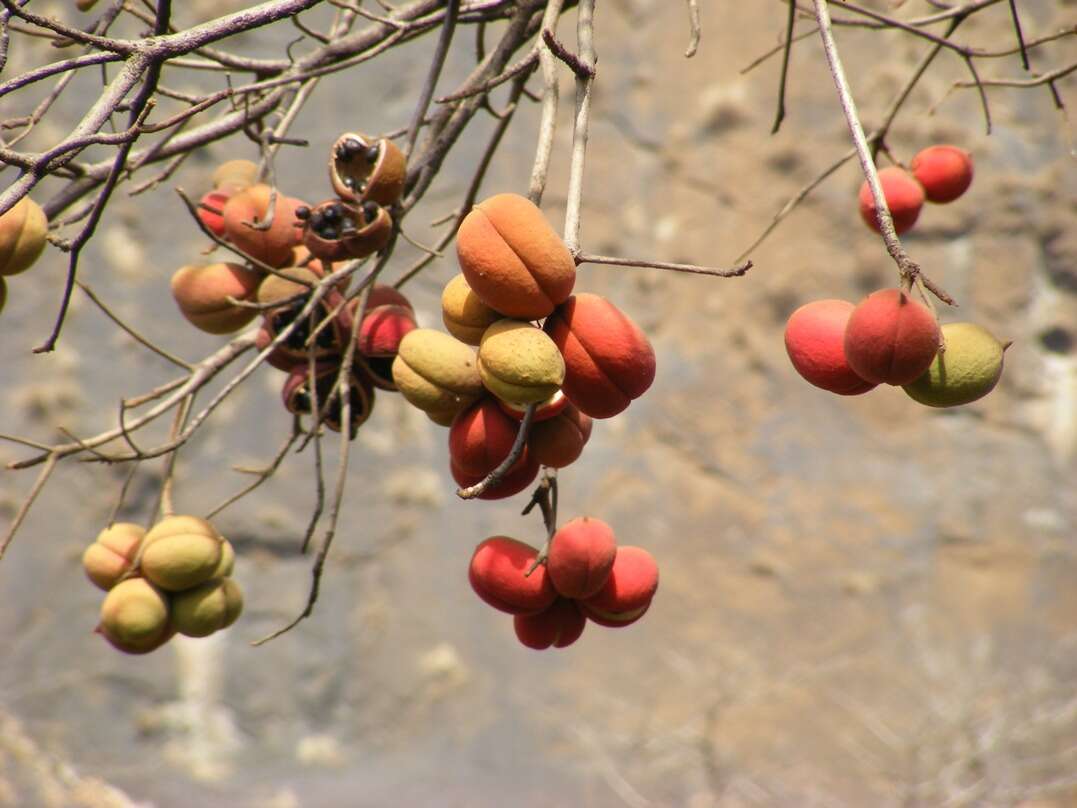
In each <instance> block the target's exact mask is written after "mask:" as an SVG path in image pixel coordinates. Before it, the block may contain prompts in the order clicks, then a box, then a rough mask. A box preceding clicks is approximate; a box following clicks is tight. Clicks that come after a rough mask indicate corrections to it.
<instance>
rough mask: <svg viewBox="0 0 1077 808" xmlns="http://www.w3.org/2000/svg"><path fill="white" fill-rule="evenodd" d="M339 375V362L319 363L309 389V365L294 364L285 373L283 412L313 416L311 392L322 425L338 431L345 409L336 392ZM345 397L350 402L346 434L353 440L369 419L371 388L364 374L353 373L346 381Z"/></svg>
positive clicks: (371, 402)
mask: <svg viewBox="0 0 1077 808" xmlns="http://www.w3.org/2000/svg"><path fill="white" fill-rule="evenodd" d="M339 373H340V363H339V362H320V363H318V364H317V365H315V367H314V376H313V384H314V387H313V388H312V387H311V373H310V366H309V365H308V364H305V363H304V364H300V365H296V366H295V367H293V368H292V369H291V371H290V372H289V373H288V378H287V379H285V381H284V387H283V388H282V389H281V398H282V400H283V401H284V407H285V409H287V410H288V412H291V413H294V414H296V415H310V414H312V413H313V407H314V399H315V396H314V395H312V393H317V402H318V409H319V410H321V411H322V412H324V413H325V418H324V420H323V421H322V423H324V424H325V425H326V426H327V427H329V428H330V429H331V430H333V431H334V432H340V431H341V427H342V422H343V414H344V407H343V406H342V404H341V399H340V395H339V394H338V393H337V392H336V389H335V388H336V383H337V376H338V375H339ZM348 394H349V397H350V401H351V428H350V430H349V435H350V436H351V437H352V438H354V437H355V434H356V431H357V430H358V429H359V427H360V426H361V425H362V424H363V422H364V421H366V419H367V418H369V417H370V413H371V411H372V410H373V408H374V386H373V385H372V384H371V382H370V380H369V379H368V378H366V377H365V376H364V374H362V373H357V372H355V371H354V370H353V371H352V373H351V376H350V378H349V382H348Z"/></svg>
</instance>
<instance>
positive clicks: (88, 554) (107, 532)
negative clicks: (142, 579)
mask: <svg viewBox="0 0 1077 808" xmlns="http://www.w3.org/2000/svg"><path fill="white" fill-rule="evenodd" d="M144 535H146V529H145V528H144V527H142V525H136V524H134V523H133V522H116V523H114V524H113V525H111V526H109V527H106V528H105V529H104V530H102V531H101V532H100V533H98V534H97V538H96V539H94V543H93V544H91V545H90V546H89V547H87V548H86V551H85V552H84V553H83V554H82V568H83V569H84V570H85V571H86V577H87V578H89V579H90V580H91V581H93V583H94V585H95V586H97V587H98V588H100V589H104V590H105V591H106V592H107V591H108V590H110V589H112V587H114V586H115V585H116V584H117V583H118V582H119V580H120V578H122V577H123V576H124V575H125V574H126V573H127V572H128V571H129V570H130V569H131V567H132V566H134V563H135V558H137V557H138V547H139V545H140V544H141V543H142V537H143V536H144Z"/></svg>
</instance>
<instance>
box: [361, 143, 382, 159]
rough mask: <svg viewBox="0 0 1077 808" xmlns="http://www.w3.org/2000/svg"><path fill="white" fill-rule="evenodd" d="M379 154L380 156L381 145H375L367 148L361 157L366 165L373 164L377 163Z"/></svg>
mask: <svg viewBox="0 0 1077 808" xmlns="http://www.w3.org/2000/svg"><path fill="white" fill-rule="evenodd" d="M380 154H381V144H379V143H375V144H374V145H373V146H369V147H367V150H366V152H365V153H364V154H363V157H365V158H366V161H367V162H368V163H371V164H373V163H376V162H378V155H380Z"/></svg>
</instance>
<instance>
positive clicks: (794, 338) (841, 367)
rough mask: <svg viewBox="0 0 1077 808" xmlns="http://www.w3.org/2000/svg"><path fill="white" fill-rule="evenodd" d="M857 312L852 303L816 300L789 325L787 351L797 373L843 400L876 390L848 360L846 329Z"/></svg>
mask: <svg viewBox="0 0 1077 808" xmlns="http://www.w3.org/2000/svg"><path fill="white" fill-rule="evenodd" d="M854 308H856V307H855V306H854V305H853V304H852V303H850V302H849V301H848V300H813V301H812V302H811V303H805V304H804V305H803V306H801V307H800V308H799V309H797V310H796V311H794V312H793V313H792V314H791V315H790V316H789V320H788V321H787V322H786V324H785V350H786V352H787V353H788V354H789V361H791V362H792V363H793V367H794V368H795V369H796V371H797V373H799V374H800V375H801V376H802V377H803V378H804V379H805V380H806V381H808V382H810V383H811V384H814V385H815V386H816V387H821V388H822V389H823V390H828V391H830V392H831V393H837V394H838V395H839V396H858V395H860V394H861V393H866V392H868V391H869V390H874V389H875V385H874V384H873V383H871V382H867V381H864V380H863V379H861V378H860V377H859V376H857V375H856V373H855V372H854V371H853V369H852V368H851V367H849V362H848V361H847V360H846V358H845V326H846V324H847V323H848V322H849V315H851V314H852V313H853V309H854Z"/></svg>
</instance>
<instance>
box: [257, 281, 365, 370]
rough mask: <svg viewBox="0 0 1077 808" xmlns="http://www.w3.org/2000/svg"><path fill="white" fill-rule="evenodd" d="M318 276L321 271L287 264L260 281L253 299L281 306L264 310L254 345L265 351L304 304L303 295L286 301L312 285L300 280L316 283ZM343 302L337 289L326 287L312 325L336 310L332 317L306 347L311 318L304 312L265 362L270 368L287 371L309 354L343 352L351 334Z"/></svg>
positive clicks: (326, 355) (324, 355)
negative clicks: (327, 288)
mask: <svg viewBox="0 0 1077 808" xmlns="http://www.w3.org/2000/svg"><path fill="white" fill-rule="evenodd" d="M321 277H322V276H321V274H320V273H318V272H315V271H314V270H312V269H310V268H309V267H289V268H288V269H284V270H281V272H280V273H279V274H278V275H270V276H268V277H267V278H266V279H265V280H264V281H262V283H261V285H260V286H259V287H258V292H257V293H256V295H255V299H256V300H257V301H258V302H259V303H262V304H271V303H275V302H277V301H280V306H277V307H274V308H270V309H267V310H266V312H265V316H264V317H263V319H262V327H261V329H260V330H259V332H258V336H257V338H256V339H255V345H256V347H258V349H259V350H264V349H265V347H266V346H267V345H269V344H270V343H271V342H272V341H273V340H274V339H276V337H277V335H278V334H279V333H280V332H281V331H283V330H284V329H285V328H287V327H288V326H289V325H290V324H291V323H292V322H293V321H294V320H295V319H296V317H297V316H298V314H299V312H300V311H302V310H303V307H304V306H305V305H306V299H305V298H300V299H299V300H293V301H292V302H290V303H289V302H286V301H288V300H291V299H292V298H294V297H295V296H296V295H306V294H308V293H309V291H310V288H311V287H310V286H304V285H303V283H301V282H300V281H305V282H306V283H308V284H316V283H317V282H318V281H319V280H320V279H321ZM343 303H344V298H343V296H342V295H341V294H340V292H339V291H337V289H335V288H331V289H329V291H328V292H326V294H325V295H324V296H323V297H322V299H321V300H320V301H319V302H318V306H316V307H315V309H314V313H313V324H314V327H317V326H318V325H319V324H320V323H321V322H322V320H324V319H325V317H326V316H327V315H328V314H329V313H330V312H333V311H336V312H337V313H336V316H335V317H334V318H333V320H332V321H331V322H330V323H329V324H328V325H326V326H325V327H324V328H322V329H321V330H320V331H319V332H318V336H317V337H315V339H314V344H313V345H311V346H309V347H308V346H307V341H308V340H309V339H310V335H311V333H312V327H311V319H312V318H311V315H310V314H307V315H305V316H304V317H303V318H302V321H301V322H298V323H296V326H295V328H294V329H293V330H292V331H291V332H290V333H289V334H288V336H287V337H286V338H285V340H284V342H282V343H280V344H279V345H278V346H277V348H276V349H275V350H274V351H273V353H271V354H270V355H269V357H268V358H267V360H266V361H267V362H269V364H271V365H272V366H273V367H276V368H279V369H281V370H289V369H290V368H291V366H292V365H295V364H297V363H300V362H305V361H306V360H307V359H308V357H309V355H310V354H311V353H313V355H314V358H315V359H327V358H329V357H332V356H336V355H338V354H340V353H342V352H343V350H344V346H345V344H346V340H347V339H348V338H349V337H350V335H351V327H352V319H351V312H350V310H349V309H348V307H347V306H346V305H343ZM338 308H339V310H338Z"/></svg>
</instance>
